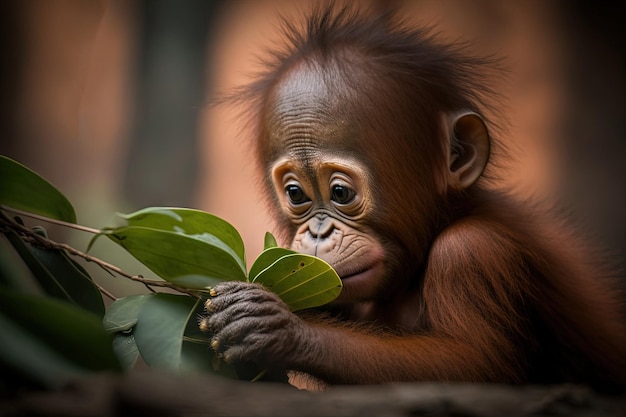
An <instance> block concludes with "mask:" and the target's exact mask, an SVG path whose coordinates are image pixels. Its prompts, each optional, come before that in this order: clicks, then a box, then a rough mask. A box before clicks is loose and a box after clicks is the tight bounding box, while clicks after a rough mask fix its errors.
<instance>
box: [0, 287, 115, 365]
mask: <svg viewBox="0 0 626 417" xmlns="http://www.w3.org/2000/svg"><path fill="white" fill-rule="evenodd" d="M0 313H2V314H3V315H4V316H5V317H6V318H7V319H9V320H10V321H11V322H12V323H14V324H15V325H17V326H19V327H20V328H21V329H22V330H23V331H24V332H26V333H28V334H29V335H31V336H32V338H35V339H36V340H37V342H38V343H40V344H42V345H43V346H46V347H47V348H48V349H49V350H50V351H52V352H54V355H56V356H59V357H62V358H64V361H66V362H68V363H71V364H73V365H72V367H74V366H75V367H76V369H79V368H82V369H86V370H92V371H102V370H120V369H121V368H120V364H119V362H118V361H117V358H116V357H115V355H114V353H113V349H112V347H111V343H112V337H111V335H110V334H108V333H107V332H105V331H104V328H103V327H102V321H101V320H100V318H99V317H98V316H97V315H95V314H93V313H90V312H88V311H85V310H82V309H80V308H78V307H76V306H74V305H72V304H69V303H67V302H64V301H59V300H55V299H53V298H42V297H35V296H30V295H26V294H17V293H12V292H10V291H8V290H6V289H2V288H0ZM29 340H30V339H28V340H26V339H25V340H24V349H26V347H27V346H30V341H29ZM4 343H5V340H4V337H3V344H4ZM20 343H21V342H20ZM31 347H32V346H31ZM19 348H20V344H17V345H16V344H13V347H12V348H11V349H19ZM11 354H12V355H13V356H20V355H21V354H20V352H14V351H11ZM31 359H33V360H35V359H34V358H31ZM58 366H60V367H65V365H63V364H62V363H59V364H58ZM72 372H73V371H72Z"/></svg>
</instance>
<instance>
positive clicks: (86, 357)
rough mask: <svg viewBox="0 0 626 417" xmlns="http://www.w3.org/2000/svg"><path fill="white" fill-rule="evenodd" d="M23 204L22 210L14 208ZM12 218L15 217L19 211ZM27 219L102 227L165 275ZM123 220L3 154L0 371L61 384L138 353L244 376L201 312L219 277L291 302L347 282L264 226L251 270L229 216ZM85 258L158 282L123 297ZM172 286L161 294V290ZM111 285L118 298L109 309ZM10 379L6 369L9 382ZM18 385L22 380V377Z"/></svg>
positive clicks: (157, 362)
mask: <svg viewBox="0 0 626 417" xmlns="http://www.w3.org/2000/svg"><path fill="white" fill-rule="evenodd" d="M15 214H17V216H15ZM11 216H13V217H11ZM21 217H32V218H37V219H39V220H41V221H43V222H46V223H55V224H61V225H64V226H67V227H72V228H75V229H79V230H83V231H91V232H95V233H96V235H95V237H94V238H93V239H92V241H91V242H90V244H89V247H88V248H87V250H86V251H88V250H89V248H90V247H91V245H92V244H93V243H94V241H95V240H96V239H97V238H99V237H101V236H105V237H106V238H108V239H110V240H111V241H113V242H115V243H116V244H118V245H119V246H121V247H122V248H124V249H125V250H126V251H127V252H128V253H130V254H131V255H132V256H133V257H135V258H136V259H137V260H139V261H140V262H141V263H143V264H144V265H146V266H147V267H148V268H149V269H150V270H151V271H153V272H154V274H155V275H156V276H157V277H158V279H146V278H144V277H141V276H137V275H132V274H129V273H126V272H124V271H122V270H120V269H119V268H117V267H115V266H114V265H111V264H108V263H107V262H106V261H102V260H100V259H97V258H94V257H92V256H90V255H87V254H86V253H85V252H81V251H80V250H77V249H76V248H73V247H70V246H68V245H66V244H63V243H57V242H54V241H52V240H50V239H49V238H48V237H47V236H46V232H45V230H44V229H43V228H42V227H40V226H36V227H34V228H32V229H28V228H26V227H25V226H24V225H23V223H22V220H21ZM118 221H119V225H117V226H115V227H105V228H102V229H100V230H95V229H89V228H87V227H84V226H80V225H78V224H77V223H76V222H77V220H76V214H75V211H74V208H73V207H72V205H71V204H70V202H69V201H68V199H67V198H66V197H65V196H64V195H63V194H62V193H61V192H59V191H58V190H57V189H56V188H55V187H54V186H52V185H51V184H50V183H49V182H47V181H46V180H44V179H43V178H42V177H40V176H39V175H38V174H36V173H35V172H33V171H32V170H30V169H28V168H27V167H25V166H23V165H21V164H20V163H18V162H17V161H14V160H12V159H10V158H7V157H4V156H1V155H0V325H1V326H2V329H3V343H2V344H0V370H2V371H3V375H10V376H11V379H12V380H13V381H14V380H15V378H17V380H18V381H20V383H21V384H24V385H34V386H45V387H54V386H59V385H61V384H63V383H65V382H66V381H67V380H68V379H70V378H72V377H75V376H77V375H81V374H85V373H89V372H96V371H102V370H109V371H116V372H119V371H123V370H128V369H132V368H133V366H134V365H135V363H136V361H137V360H138V359H139V358H141V359H142V360H143V361H144V362H145V363H147V364H148V365H149V366H151V367H156V368H160V369H166V370H168V371H175V372H182V371H193V372H202V371H208V372H217V373H220V374H222V375H226V376H230V377H237V373H236V372H235V370H234V369H232V368H230V367H228V366H225V364H221V363H219V361H218V360H217V358H216V357H215V356H214V355H213V353H212V351H211V349H210V348H209V347H208V346H209V344H210V338H211V335H209V334H205V333H202V332H201V331H200V330H199V328H198V325H197V323H196V317H197V315H198V314H200V313H201V312H202V310H203V305H204V301H205V299H206V298H207V297H209V294H210V289H211V287H212V286H214V285H215V284H216V283H217V282H219V281H222V280H239V281H249V282H256V283H259V284H262V285H264V286H265V287H267V288H268V289H269V290H271V291H274V292H275V293H276V294H277V295H278V296H280V297H281V299H282V300H283V301H284V302H285V303H286V304H287V305H288V306H290V308H291V309H292V311H297V310H302V309H307V308H312V307H317V306H320V305H323V304H326V303H328V302H330V301H332V300H333V299H334V298H336V297H337V296H338V295H339V292H340V291H341V280H340V279H339V277H338V276H337V274H336V272H335V271H334V270H333V269H332V267H330V265H328V264H327V263H326V262H324V261H322V260H321V259H319V258H316V257H313V256H309V255H304V254H299V253H295V252H293V251H291V250H288V249H284V248H279V247H278V246H277V244H276V240H275V239H274V237H273V236H272V235H271V234H269V233H267V234H266V237H265V250H264V251H263V252H262V253H261V254H260V255H259V256H258V257H257V259H256V260H255V261H254V262H253V264H252V265H251V267H250V269H249V272H248V268H247V266H246V257H245V250H244V245H243V241H242V239H241V236H240V235H239V233H238V232H237V230H236V229H235V228H234V227H233V226H232V225H230V224H229V223H228V222H226V221H225V220H223V219H221V218H219V217H217V216H214V215H212V214H210V213H206V212H203V211H200V210H195V209H190V208H175V207H150V208H146V209H143V210H139V211H136V212H134V213H131V214H119V215H118ZM74 256H81V257H83V258H84V259H86V260H88V261H91V262H95V263H97V264H98V265H100V266H101V267H103V268H104V269H106V270H107V271H109V272H111V273H112V274H118V275H122V276H124V277H126V278H129V279H133V280H136V281H140V282H143V283H144V284H146V286H148V288H149V289H150V290H151V291H152V292H150V293H148V294H131V295H126V296H124V297H122V298H116V297H114V296H112V294H110V292H108V291H107V290H106V289H105V288H102V287H100V286H99V285H98V284H96V283H95V282H94V281H93V279H92V278H91V277H90V275H89V274H88V272H87V271H86V270H85V269H84V268H83V267H82V266H81V265H80V264H79V263H78V262H76V260H74V259H73V257H74ZM163 287H165V288H169V289H171V290H175V293H171V292H159V291H156V290H155V289H154V288H163ZM102 294H105V295H108V296H111V297H113V298H114V301H113V302H112V303H111V304H110V305H109V306H108V307H106V308H105V303H104V301H103V298H102ZM7 381H9V379H5V378H4V377H3V379H2V382H3V383H5V384H6V383H7ZM18 385H19V384H18Z"/></svg>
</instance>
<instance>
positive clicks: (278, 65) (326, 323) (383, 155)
mask: <svg viewBox="0 0 626 417" xmlns="http://www.w3.org/2000/svg"><path fill="white" fill-rule="evenodd" d="M287 33H288V34H289V38H290V45H288V46H287V48H286V50H285V51H283V52H278V53H275V54H274V59H273V60H271V61H270V62H269V63H268V70H267V72H266V73H265V74H264V75H263V76H262V77H261V78H260V79H259V81H257V82H255V83H253V84H252V85H251V86H249V87H247V88H246V89H245V90H243V91H242V92H239V93H238V95H237V98H238V99H240V100H244V101H247V102H252V103H253V109H255V111H254V112H253V114H254V115H255V117H256V118H255V119H253V122H254V123H255V127H256V129H257V134H258V152H257V153H258V160H259V162H260V166H261V168H262V170H263V172H264V175H266V176H267V177H268V182H267V185H268V193H267V194H268V195H269V196H271V198H270V203H271V205H272V207H276V208H275V213H276V218H277V220H278V224H279V226H280V230H281V232H282V234H283V237H284V238H285V239H287V240H290V241H291V240H292V239H294V236H296V233H297V230H298V227H299V226H298V225H297V224H295V223H294V222H293V221H292V220H291V219H290V217H288V215H287V214H285V213H283V211H281V210H280V209H278V208H277V207H278V206H279V198H278V194H276V192H277V190H278V193H280V192H281V191H280V185H278V186H276V185H275V184H274V183H273V182H272V179H271V175H270V170H271V167H272V164H274V163H275V162H276V158H277V157H278V155H281V152H282V150H281V149H282V148H281V146H286V145H285V143H284V142H280V141H279V142H277V143H274V144H272V143H273V142H272V140H276V139H271V140H270V137H273V136H272V134H273V132H274V131H273V129H274V128H275V125H276V123H274V122H272V121H271V120H270V119H271V117H270V114H272V110H271V109H272V108H273V105H274V104H273V101H274V97H275V96H276V94H277V93H276V89H277V87H278V86H280V85H281V83H283V82H284V80H285V78H286V77H287V75H288V74H291V75H290V76H292V75H293V74H294V71H295V74H296V76H297V75H299V74H308V73H307V71H313V70H314V69H315V70H316V71H317V70H318V69H319V68H322V70H321V71H322V73H323V74H325V76H326V77H327V78H328V79H329V80H330V81H329V82H332V83H337V85H340V86H342V88H344V86H345V88H344V90H341V89H340V90H341V91H340V93H336V94H345V96H346V97H350V99H351V100H352V101H350V100H348V99H347V98H346V99H345V100H344V101H345V102H346V106H348V107H349V109H350V111H349V112H348V113H347V114H348V115H349V117H350V118H353V119H350V120H353V121H354V122H355V125H357V126H359V128H358V129H357V130H355V132H354V134H353V135H349V137H347V138H344V139H343V140H341V141H339V140H336V139H334V138H330V139H329V138H320V139H318V141H320V142H321V143H322V145H320V148H319V149H320V150H321V151H320V152H321V154H322V155H327V156H328V157H330V158H332V157H334V153H333V152H334V151H335V150H339V149H341V150H342V151H345V152H347V153H348V154H349V155H351V156H353V155H356V157H358V159H359V161H361V162H362V163H363V164H364V165H365V166H367V167H368V168H369V171H368V175H371V179H370V180H369V181H368V183H367V185H368V187H369V189H370V191H371V196H372V200H373V210H372V214H371V215H369V214H368V215H366V216H364V217H363V219H362V220H360V221H359V222H360V223H359V226H358V227H363V228H364V230H367V231H368V233H369V234H370V235H371V236H374V237H375V239H376V241H378V242H380V243H381V245H382V247H383V248H384V250H385V254H386V258H385V259H386V262H387V264H386V268H387V269H386V275H385V276H384V277H383V281H382V282H381V283H379V284H380V286H379V287H378V288H379V289H381V290H380V291H378V293H376V295H375V296H371V297H370V296H368V298H366V299H361V298H359V297H360V295H359V293H358V291H356V292H355V293H354V294H355V295H354V298H353V299H351V301H350V302H346V303H340V304H338V305H334V306H330V307H328V308H327V309H326V310H327V314H326V315H325V317H326V318H321V316H320V315H318V314H316V313H306V314H302V315H300V316H299V317H297V316H295V315H293V314H292V313H290V312H288V311H287V310H286V308H285V307H284V306H282V304H281V303H280V301H279V300H277V299H276V298H275V297H274V296H273V295H272V294H269V293H267V292H265V291H264V290H263V289H260V288H257V287H256V286H253V285H249V284H245V283H237V284H224V285H222V286H218V287H216V293H218V294H219V295H218V296H217V297H215V298H214V299H213V300H211V303H210V306H209V305H208V307H207V309H208V310H209V312H211V315H210V316H208V317H207V318H205V319H204V321H203V326H204V328H206V329H210V330H213V331H214V332H215V333H216V338H215V343H214V347H215V348H216V349H217V350H218V351H219V352H221V353H224V354H225V356H226V358H227V359H228V360H232V361H238V360H252V361H256V362H260V363H262V365H263V366H267V367H269V368H270V369H278V370H293V371H297V372H301V373H307V374H310V375H312V376H314V377H316V378H318V379H321V380H322V381H324V382H326V383H331V384H333V383H381V382H390V381H426V380H429V381H475V382H476V381H483V382H506V383H555V382H564V381H573V382H583V383H589V384H592V385H593V386H595V387H597V388H601V389H615V388H617V389H619V390H621V389H623V388H624V386H625V384H626V326H625V322H624V316H623V311H622V305H621V302H622V301H623V299H622V297H623V295H622V293H620V292H618V291H617V289H616V288H615V285H614V284H615V282H614V281H612V280H614V279H615V278H616V276H615V274H614V273H613V271H611V270H610V269H608V268H605V267H604V266H603V265H602V256H601V255H600V254H599V253H598V252H596V251H594V250H592V249H591V248H589V247H587V246H585V245H583V244H581V243H580V240H579V239H578V237H576V236H575V233H574V232H573V231H572V229H571V228H569V227H568V226H567V225H566V224H565V221H564V219H563V218H562V216H555V215H553V214H551V213H550V211H546V210H540V209H539V207H534V206H529V205H526V204H523V203H520V202H517V201H515V200H514V199H512V198H511V197H509V196H507V195H506V194H505V193H500V192H496V191H493V190H490V189H489V187H487V186H486V184H485V183H484V179H482V180H479V181H478V182H476V183H474V184H473V185H471V186H470V187H469V188H467V189H462V190H458V189H453V188H449V189H447V190H446V191H445V192H443V193H442V192H439V191H438V190H439V189H440V188H441V184H445V180H444V177H445V175H446V174H445V173H446V172H447V171H446V170H447V169H448V168H447V167H446V160H447V159H446V158H447V155H448V152H449V149H447V146H445V145H444V143H446V140H447V139H446V138H447V137H448V136H447V135H449V134H450V132H449V131H447V130H446V126H445V124H444V123H443V121H442V118H441V114H450V113H453V112H455V111H458V110H463V109H465V110H470V111H472V112H476V113H481V114H484V113H485V111H484V109H485V106H486V105H487V104H486V103H489V99H490V97H491V96H493V91H492V90H491V89H490V88H488V87H487V85H488V84H487V83H486V82H485V81H486V80H485V79H484V78H485V77H483V74H484V73H483V65H484V64H488V63H490V61H489V60H481V59H477V58H471V57H467V56H466V55H465V54H464V51H463V50H462V49H461V48H458V47H454V46H444V45H440V44H438V43H436V42H435V41H434V40H433V39H432V38H431V37H429V36H427V34H426V32H423V31H420V30H417V31H415V30H409V29H406V28H403V27H402V26H398V25H395V24H394V23H392V20H391V19H390V18H389V16H383V17H378V18H362V17H358V16H352V15H351V14H350V13H349V12H347V11H345V10H344V11H339V12H334V11H332V10H330V9H329V10H324V11H320V12H317V13H314V15H313V17H312V18H310V19H309V23H308V27H307V29H306V30H305V31H303V32H300V31H298V30H296V29H294V28H288V29H287ZM334 94H335V93H334V92H333V93H330V94H329V97H331V98H333V99H334V98H336V96H335V95H334ZM354 97H356V98H354ZM490 114H493V113H492V112H491V113H490ZM328 120H330V121H334V119H333V118H332V116H331V117H329V119H328ZM451 146H453V147H454V146H455V144H454V143H452V145H451ZM298 158H299V157H298ZM298 158H295V161H296V162H298V163H299V162H301V160H300V159H298ZM277 187H278V188H277ZM377 285H378V284H377ZM351 296H352V295H351ZM261 306H262V307H261ZM328 316H331V317H330V318H328Z"/></svg>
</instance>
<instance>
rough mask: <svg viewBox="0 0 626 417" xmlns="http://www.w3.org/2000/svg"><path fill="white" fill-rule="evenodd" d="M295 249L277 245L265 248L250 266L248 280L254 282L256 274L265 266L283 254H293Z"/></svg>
mask: <svg viewBox="0 0 626 417" xmlns="http://www.w3.org/2000/svg"><path fill="white" fill-rule="evenodd" d="M295 253H296V252H295V251H292V250H290V249H285V248H279V247H271V248H267V249H265V250H264V251H263V252H261V254H260V255H259V256H258V257H257V258H256V260H255V261H254V263H253V264H252V267H250V275H249V276H250V282H256V279H257V276H258V275H259V274H260V273H261V272H262V271H263V270H264V269H266V268H269V267H270V265H272V264H273V263H274V262H276V261H277V260H278V259H280V258H282V257H283V256H285V255H292V254H295Z"/></svg>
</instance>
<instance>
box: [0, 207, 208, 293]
mask: <svg viewBox="0 0 626 417" xmlns="http://www.w3.org/2000/svg"><path fill="white" fill-rule="evenodd" d="M0 208H1V209H2V210H5V206H0ZM7 211H12V212H15V210H13V209H10V210H7ZM43 219H46V218H43ZM46 221H47V220H46ZM0 223H2V224H4V225H5V226H6V227H8V228H10V229H12V230H14V231H16V232H17V233H18V234H20V235H21V236H23V237H25V238H26V240H28V241H30V242H36V243H37V244H39V245H41V246H43V247H46V248H49V249H50V248H51V249H57V250H64V251H66V252H67V253H69V254H70V255H74V256H78V257H80V258H83V259H84V260H86V261H87V262H93V263H95V264H97V265H98V266H100V267H101V268H103V269H105V270H106V271H108V272H110V273H113V272H114V273H116V274H118V275H121V276H123V277H126V278H128V279H130V280H132V281H137V282H141V283H142V284H144V285H146V286H147V287H148V288H149V287H150V286H154V287H164V288H170V289H172V290H174V291H177V292H180V293H183V294H188V295H191V296H193V297H196V298H201V297H200V295H199V291H197V290H190V289H187V288H184V287H180V286H178V285H176V284H172V283H171V282H167V281H162V280H151V279H146V278H144V277H143V276H141V275H133V274H129V273H128V272H125V271H123V270H122V269H121V268H119V267H117V266H115V265H113V264H111V263H109V262H106V261H103V260H102V259H99V258H96V257H95V256H91V255H88V254H86V253H84V252H81V251H79V250H78V249H75V248H73V247H72V246H70V245H68V244H66V243H58V242H55V241H53V240H51V239H49V238H47V237H44V236H41V235H40V234H37V233H35V232H34V231H32V230H30V229H29V228H27V227H25V226H23V225H21V224H19V223H17V222H15V221H14V220H13V219H11V218H9V217H7V216H1V217H0ZM61 223H65V222H61ZM61 223H57V224H61ZM67 224H68V225H71V223H67ZM87 229H89V228H87ZM92 230H95V229H92ZM96 233H100V231H99V230H97V231H96ZM98 289H99V290H100V292H102V293H103V294H105V295H106V296H107V297H112V299H115V297H114V296H113V295H112V294H111V293H108V292H107V291H106V290H104V288H101V287H99V286H98ZM149 289H150V290H152V289H151V288H149ZM103 290H104V291H103Z"/></svg>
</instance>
